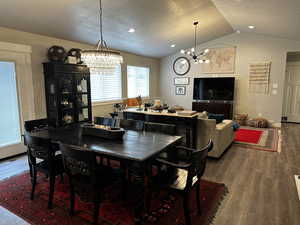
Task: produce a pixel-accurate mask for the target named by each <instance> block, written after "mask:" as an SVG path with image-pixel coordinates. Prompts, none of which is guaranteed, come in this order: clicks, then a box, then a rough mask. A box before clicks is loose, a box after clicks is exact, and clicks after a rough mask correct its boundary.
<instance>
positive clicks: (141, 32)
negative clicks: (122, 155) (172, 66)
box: [0, 0, 300, 58]
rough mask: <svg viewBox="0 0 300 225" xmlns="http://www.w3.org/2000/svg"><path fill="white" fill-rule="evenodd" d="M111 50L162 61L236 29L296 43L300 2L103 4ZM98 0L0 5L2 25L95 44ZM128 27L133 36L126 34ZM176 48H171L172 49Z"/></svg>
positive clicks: (129, 0) (112, 0) (11, 0)
mask: <svg viewBox="0 0 300 225" xmlns="http://www.w3.org/2000/svg"><path fill="white" fill-rule="evenodd" d="M102 2H103V10H104V15H103V16H104V21H103V22H104V38H105V39H106V41H107V43H108V45H109V46H110V47H111V48H114V49H118V50H122V51H127V52H132V53H136V54H140V55H145V56H151V57H158V58H159V57H163V56H166V55H169V54H172V53H174V52H176V51H179V50H180V49H182V48H187V47H190V46H192V45H193V42H194V30H193V29H194V28H193V22H194V21H199V22H200V26H199V29H198V44H200V43H203V42H206V41H208V40H212V39H215V38H218V37H221V36H224V35H226V34H230V33H232V32H234V31H235V30H241V31H249V29H248V28H247V26H248V25H255V26H256V29H255V30H251V32H257V33H264V34H269V35H273V36H279V37H284V38H290V39H295V40H300V31H299V29H298V27H300V19H299V18H300V14H299V13H300V5H299V3H300V1H299V0H251V1H250V0H102ZM98 4H99V0H47V1H46V0H42V1H41V0H26V1H20V0H1V1H0V26H3V27H8V28H14V29H18V30H23V31H27V32H32V33H37V34H42V35H47V36H51V37H57V38H62V39H67V40H73V41H79V42H83V43H89V44H96V43H97V41H98V39H99V34H98V30H99V25H98V24H99V14H98ZM129 28H135V30H136V32H134V33H129V32H128V29H129ZM172 44H176V46H175V47H174V48H171V47H170V46H171V45H172Z"/></svg>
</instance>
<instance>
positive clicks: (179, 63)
mask: <svg viewBox="0 0 300 225" xmlns="http://www.w3.org/2000/svg"><path fill="white" fill-rule="evenodd" d="M190 68H191V64H190V61H189V60H188V58H186V57H179V58H177V59H176V60H175V61H174V63H173V70H174V72H175V73H176V74H177V75H179V76H183V75H185V74H187V73H188V72H189V71H190Z"/></svg>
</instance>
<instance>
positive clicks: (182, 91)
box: [175, 86, 186, 95]
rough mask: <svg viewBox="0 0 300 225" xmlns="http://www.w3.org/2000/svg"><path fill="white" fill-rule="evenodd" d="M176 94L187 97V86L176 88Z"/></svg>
mask: <svg viewBox="0 0 300 225" xmlns="http://www.w3.org/2000/svg"><path fill="white" fill-rule="evenodd" d="M175 94H176V95H185V94H186V87H185V86H176V87H175Z"/></svg>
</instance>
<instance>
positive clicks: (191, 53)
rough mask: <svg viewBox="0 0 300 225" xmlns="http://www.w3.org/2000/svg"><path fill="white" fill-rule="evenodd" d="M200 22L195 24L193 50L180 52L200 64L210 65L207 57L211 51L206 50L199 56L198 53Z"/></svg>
mask: <svg viewBox="0 0 300 225" xmlns="http://www.w3.org/2000/svg"><path fill="white" fill-rule="evenodd" d="M198 24H199V22H198V21H196V22H194V26H195V45H194V47H193V48H191V49H189V50H183V49H182V50H181V51H180V52H181V53H182V54H186V55H188V56H190V57H192V60H193V61H194V62H195V63H196V64H198V63H209V59H206V57H205V55H206V54H207V53H208V52H209V49H205V50H204V51H201V52H199V53H198V54H197V53H196V47H197V26H198Z"/></svg>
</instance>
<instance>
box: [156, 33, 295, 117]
mask: <svg viewBox="0 0 300 225" xmlns="http://www.w3.org/2000/svg"><path fill="white" fill-rule="evenodd" d="M229 46H236V47H237V53H236V69H235V76H236V78H237V79H236V80H237V81H236V90H235V112H239V113H248V114H249V115H250V116H251V117H256V116H258V114H259V113H261V114H262V116H263V117H265V118H267V119H268V120H270V121H271V122H275V123H280V121H281V115H282V104H283V90H284V78H285V68H286V57H287V52H292V51H299V50H300V42H297V41H292V40H287V39H279V38H274V37H270V36H265V35H257V34H251V33H241V34H237V33H234V34H230V35H227V36H224V37H222V38H219V39H216V40H213V41H210V42H207V43H205V44H202V45H199V46H198V49H204V48H210V47H211V48H213V47H229ZM180 55H181V54H180V53H177V54H174V55H171V56H168V57H165V58H163V59H161V76H160V94H161V98H162V99H163V100H164V101H167V102H168V104H170V105H174V104H179V105H182V106H184V107H185V108H188V109H191V108H192V100H193V78H194V77H201V76H203V77H209V76H213V75H208V74H203V73H202V72H201V65H200V64H198V65H196V64H193V63H192V64H191V70H190V71H189V73H188V74H187V75H185V76H186V77H190V78H191V82H190V85H189V86H187V95H186V96H175V86H174V84H173V82H174V81H173V78H174V77H176V75H175V73H174V72H173V62H174V60H175V59H176V58H177V57H179V56H180ZM260 61H272V69H271V77H270V80H271V81H270V82H271V85H270V86H272V84H274V83H277V84H278V89H277V92H278V93H277V95H272V94H268V95H262V94H249V93H248V77H249V72H248V68H249V63H251V62H260ZM219 76H233V75H232V74H222V75H219ZM270 93H271V91H270Z"/></svg>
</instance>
